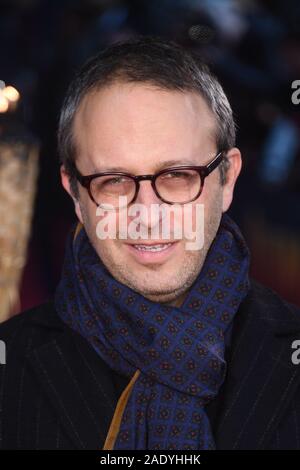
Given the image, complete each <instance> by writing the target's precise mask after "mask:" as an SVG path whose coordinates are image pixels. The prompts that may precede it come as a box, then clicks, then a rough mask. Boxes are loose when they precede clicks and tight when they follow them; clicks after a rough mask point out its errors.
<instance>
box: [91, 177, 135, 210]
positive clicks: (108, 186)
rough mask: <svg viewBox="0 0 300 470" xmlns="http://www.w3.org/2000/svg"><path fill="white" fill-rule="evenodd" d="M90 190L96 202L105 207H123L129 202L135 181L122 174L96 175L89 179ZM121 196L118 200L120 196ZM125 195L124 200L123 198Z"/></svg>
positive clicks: (133, 191) (132, 195) (132, 194)
mask: <svg viewBox="0 0 300 470" xmlns="http://www.w3.org/2000/svg"><path fill="white" fill-rule="evenodd" d="M90 191H91V193H92V196H93V198H94V200H95V201H96V203H97V204H99V205H100V206H102V207H103V208H105V207H106V206H107V205H108V207H109V206H113V207H115V208H120V207H124V206H126V205H127V203H128V204H129V203H130V202H131V200H132V199H133V197H134V194H135V182H134V180H133V179H131V178H128V177H127V176H123V175H114V174H110V175H105V176H98V177H97V178H94V179H93V180H92V181H91V185H90ZM121 196H123V201H122V198H121V200H120V197H121ZM124 197H126V200H124ZM126 201H127V203H126Z"/></svg>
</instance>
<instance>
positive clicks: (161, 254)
mask: <svg viewBox="0 0 300 470" xmlns="http://www.w3.org/2000/svg"><path fill="white" fill-rule="evenodd" d="M177 245H178V241H175V242H169V243H157V244H145V245H144V244H142V243H138V244H126V246H127V248H128V249H129V250H130V253H131V254H132V255H133V256H134V257H135V259H136V260H137V261H139V262H141V263H151V262H158V261H164V260H165V259H167V258H168V257H169V256H170V255H171V253H173V252H174V250H175V248H176V246H177Z"/></svg>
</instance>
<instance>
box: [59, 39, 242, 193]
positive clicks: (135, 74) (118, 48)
mask: <svg viewBox="0 0 300 470" xmlns="http://www.w3.org/2000/svg"><path fill="white" fill-rule="evenodd" d="M113 82H127V83H130V82H143V83H149V84H152V85H154V86H157V87H159V88H161V89H169V90H179V91H182V92H184V91H194V92H197V93H199V94H200V95H201V96H202V97H203V98H204V100H205V102H206V103H207V105H208V107H209V108H210V110H211V112H212V114H213V116H214V117H215V120H216V135H215V139H216V145H217V148H218V150H219V151H220V150H222V151H224V152H226V151H227V150H229V149H230V148H232V147H233V146H234V145H235V140H236V128H235V123H234V119H233V113H232V109H231V107H230V104H229V101H228V99H227V97H226V95H225V93H224V90H223V88H222V86H221V84H220V83H219V81H218V80H217V78H216V77H215V76H214V75H213V74H212V73H211V71H210V70H209V67H208V66H207V65H206V64H205V63H203V61H202V60H201V59H200V57H199V56H198V55H197V53H195V52H193V51H188V50H186V49H185V48H183V47H182V46H180V45H178V44H176V43H174V42H173V41H170V40H165V39H161V38H158V37H154V36H141V37H136V38H133V39H129V40H126V41H120V42H116V43H113V44H112V45H110V46H108V47H107V48H106V49H104V50H102V51H100V52H99V53H98V54H97V55H96V56H94V57H92V58H91V59H89V60H88V61H87V62H86V63H85V64H84V65H83V66H82V67H81V69H80V70H79V71H78V72H77V74H76V75H75V77H74V79H73V80H72V82H71V83H70V85H69V88H68V90H67V93H66V96H65V99H64V101H63V105H62V109H61V113H60V119H59V126H58V151H59V155H60V162H61V163H62V164H63V165H64V166H65V169H66V172H67V174H68V175H69V177H70V184H71V189H72V192H73V194H74V196H75V197H78V187H77V181H76V178H75V173H74V163H75V159H76V148H75V144H74V138H73V121H74V116H75V114H76V111H77V110H78V107H79V105H80V103H81V101H82V99H83V98H84V96H85V95H87V93H89V92H90V91H92V90H94V89H99V88H101V87H104V86H106V85H109V84H112V83H113ZM219 168H220V179H221V184H222V185H224V184H225V182H226V173H227V170H228V168H229V160H228V159H227V157H226V155H225V158H224V160H223V162H222V163H221V165H220V167H219Z"/></svg>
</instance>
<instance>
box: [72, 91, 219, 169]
mask: <svg viewBox="0 0 300 470" xmlns="http://www.w3.org/2000/svg"><path fill="white" fill-rule="evenodd" d="M73 135H74V138H75V146H76V150H77V158H78V159H81V160H87V161H88V162H90V163H91V164H93V165H94V166H97V163H99V160H101V163H102V164H101V166H103V164H104V165H106V164H108V163H109V165H110V166H111V165H112V164H116V165H118V164H123V163H124V164H127V165H131V164H132V163H133V162H137V161H138V162H141V163H145V162H151V161H156V162H157V160H162V159H170V158H177V157H178V158H184V157H185V158H189V157H191V156H192V155H193V154H196V152H198V153H199V151H200V149H201V151H202V152H203V153H204V154H205V152H211V151H212V149H213V148H214V147H213V145H214V143H215V119H214V117H213V115H212V113H211V111H210V110H209V108H208V106H207V104H206V102H205V101H204V99H203V98H202V97H201V95H200V94H198V93H194V92H181V91H173V90H162V89H159V88H157V87H154V86H153V85H149V84H144V83H143V84H137V83H131V84H128V83H114V84H112V85H110V86H107V87H105V88H101V89H99V90H93V91H91V92H89V93H88V94H87V95H86V96H85V97H84V98H83V100H82V102H81V104H80V106H79V109H78V110H77V113H76V115H75V119H74V128H73ZM85 163H86V162H83V164H84V165H85Z"/></svg>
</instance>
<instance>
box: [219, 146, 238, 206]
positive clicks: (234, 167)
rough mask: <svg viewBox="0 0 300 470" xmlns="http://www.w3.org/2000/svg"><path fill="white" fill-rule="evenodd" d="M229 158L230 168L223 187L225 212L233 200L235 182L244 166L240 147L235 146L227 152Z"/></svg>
mask: <svg viewBox="0 0 300 470" xmlns="http://www.w3.org/2000/svg"><path fill="white" fill-rule="evenodd" d="M227 158H228V160H229V168H228V170H227V173H226V183H225V184H224V186H223V187H222V188H223V206H222V209H223V212H226V211H227V210H228V209H229V207H230V205H231V202H232V199H233V192H234V187H235V183H236V181H237V178H238V176H239V174H240V171H241V168H242V157H241V152H240V151H239V149H238V148H236V147H233V148H232V149H230V150H229V151H228V152H227Z"/></svg>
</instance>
